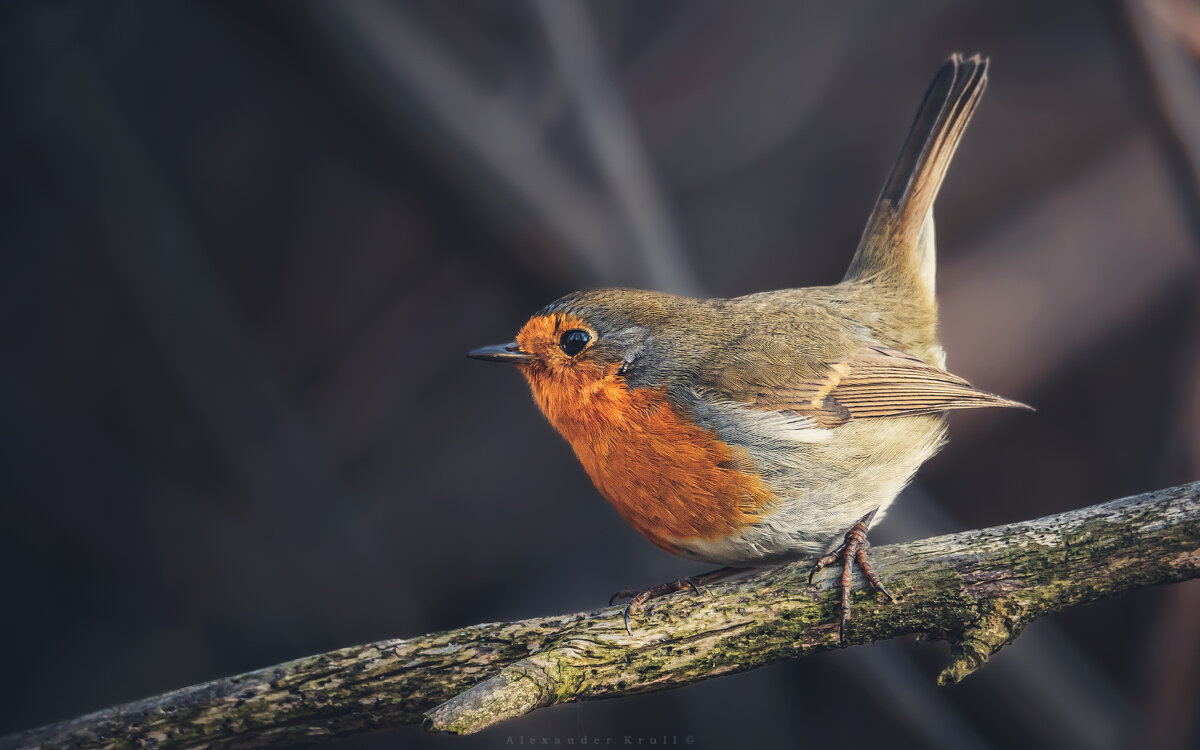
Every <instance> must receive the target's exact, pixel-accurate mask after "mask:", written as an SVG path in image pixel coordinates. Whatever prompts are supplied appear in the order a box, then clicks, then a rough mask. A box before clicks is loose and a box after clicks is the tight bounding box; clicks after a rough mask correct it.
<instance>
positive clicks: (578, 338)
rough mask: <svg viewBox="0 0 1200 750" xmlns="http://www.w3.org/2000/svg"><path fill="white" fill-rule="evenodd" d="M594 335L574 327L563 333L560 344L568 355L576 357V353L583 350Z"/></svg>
mask: <svg viewBox="0 0 1200 750" xmlns="http://www.w3.org/2000/svg"><path fill="white" fill-rule="evenodd" d="M591 340H592V337H591V336H590V335H589V334H588V332H587V331H581V330H579V329H578V328H572V329H571V330H569V331H567V332H566V333H564V334H563V335H562V338H560V339H559V340H558V346H559V348H560V349H562V350H563V353H565V354H566V355H567V356H568V357H574V356H575V355H576V354H578V353H580V352H581V351H583V348H584V347H585V346H587V345H588V342H589V341H591Z"/></svg>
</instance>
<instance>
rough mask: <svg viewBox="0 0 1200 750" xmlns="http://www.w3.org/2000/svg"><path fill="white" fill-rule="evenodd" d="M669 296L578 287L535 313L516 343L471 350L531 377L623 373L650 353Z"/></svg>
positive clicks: (599, 376) (577, 378) (477, 356)
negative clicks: (504, 363) (587, 290)
mask: <svg viewBox="0 0 1200 750" xmlns="http://www.w3.org/2000/svg"><path fill="white" fill-rule="evenodd" d="M667 297H668V295H662V294H656V293H653V292H642V291H636V290H629V289H601V290H597V291H592V292H576V293H574V294H570V295H568V296H566V297H563V298H562V299H560V300H558V301H556V302H554V303H552V304H550V305H547V306H546V307H544V308H542V309H541V310H539V311H538V312H536V313H534V315H533V317H531V318H530V319H529V321H528V322H527V323H526V324H525V325H524V326H523V327H522V328H521V330H520V332H519V333H517V338H516V340H515V341H513V342H512V343H509V344H501V345H499V346H487V347H483V348H482V349H475V350H474V351H471V352H469V353H468V354H467V356H469V357H473V358H475V359H482V360H486V361H489V362H507V363H509V364H514V365H517V366H519V367H520V368H521V369H522V371H523V372H524V373H525V375H526V376H527V377H529V378H530V380H531V381H533V380H534V379H535V378H539V379H540V378H543V377H549V378H565V379H569V380H572V381H582V380H588V379H591V380H599V379H604V378H608V377H619V376H623V375H625V374H626V373H627V372H628V371H629V370H630V368H631V367H632V366H633V365H634V363H635V362H637V361H638V360H639V358H644V357H645V356H646V355H647V354H649V353H650V352H649V350H648V348H647V345H648V343H649V341H650V339H651V338H652V337H653V334H654V331H655V330H656V329H657V328H658V327H659V323H658V321H661V320H663V319H664V318H665V316H664V310H663V301H664V298H667Z"/></svg>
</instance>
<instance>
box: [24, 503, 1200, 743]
mask: <svg viewBox="0 0 1200 750" xmlns="http://www.w3.org/2000/svg"><path fill="white" fill-rule="evenodd" d="M872 556H873V558H874V564H875V567H876V569H877V570H881V571H882V573H883V577H884V579H885V580H886V581H887V582H888V585H889V587H890V588H891V590H892V591H893V592H894V593H895V594H897V595H898V599H899V600H898V601H897V602H895V603H885V602H883V601H882V600H879V599H875V598H874V597H872V596H870V595H868V594H865V593H860V595H859V596H858V597H857V599H858V601H857V602H856V604H855V610H854V619H853V620H852V621H851V623H850V627H849V629H848V633H847V640H848V642H849V643H854V644H861V643H870V642H873V641H880V640H885V639H888V638H895V637H897V636H901V635H908V634H913V633H918V634H923V635H926V636H929V637H932V638H935V639H941V640H947V641H949V642H950V643H951V662H950V665H949V666H947V667H946V669H945V670H943V672H942V674H941V676H940V677H939V682H941V683H942V684H946V683H952V682H957V681H958V680H961V679H962V678H963V677H965V676H966V675H967V674H969V673H970V672H972V671H974V670H975V669H978V668H979V667H980V666H982V665H983V664H984V663H985V662H986V661H987V660H988V658H989V657H990V656H991V655H992V654H993V653H995V652H996V651H997V650H999V649H1000V648H1002V647H1003V646H1005V645H1006V644H1008V643H1010V642H1011V641H1012V640H1013V639H1014V638H1015V637H1016V636H1017V634H1018V633H1019V632H1020V630H1021V628H1022V627H1023V626H1024V625H1025V624H1026V623H1028V622H1030V621H1032V620H1034V619H1036V618H1037V617H1040V616H1041V615H1044V614H1047V613H1049V612H1055V611H1057V610H1060V609H1064V608H1066V607H1070V606H1074V605H1077V604H1084V603H1087V602H1092V601H1096V600H1098V599H1103V598H1106V597H1111V596H1116V595H1118V594H1122V593H1125V592H1127V591H1130V590H1133V589H1136V588H1141V587H1143V586H1149V585H1153V584H1160V583H1170V582H1175V581H1182V580H1186V579H1190V578H1197V577H1200V482H1193V483H1191V484H1187V485H1182V486H1179V487H1174V488H1171V489H1166V490H1160V491H1156V492H1148V493H1145V494H1142V495H1136V496H1134V497H1129V498H1123V499H1120V500H1113V501H1110V502H1107V503H1103V504H1100V505H1094V506H1091V507H1089V508H1084V509H1082V510H1076V511H1070V512H1067V513H1062V514H1059V515H1055V516H1047V517H1046V518H1042V519H1039V520H1035V521H1027V522H1022V523H1014V524H1009V525H1007V526H997V527H993V528H990V529H983V530H978V531H967V532H962V533H958V534H951V535H947V536H942V537H935V538H931V539H925V540H923V541H918V542H912V543H908V544H899V545H889V546H886V547H879V548H877V549H875V550H874V551H873V553H872ZM806 572H807V567H806V566H805V565H804V564H803V563H797V564H792V565H785V566H781V567H778V568H773V569H769V570H765V571H763V572H761V573H759V574H757V575H755V576H753V577H750V578H746V579H743V580H741V581H736V582H731V583H727V584H722V585H718V586H714V587H712V588H711V589H709V590H708V591H706V592H704V593H703V594H702V595H701V596H698V597H695V596H685V595H679V596H675V597H672V598H671V599H670V600H669V601H668V602H666V603H664V604H661V605H660V606H658V607H657V608H655V609H654V610H652V611H651V612H650V613H648V614H645V615H642V616H640V617H639V618H638V620H637V622H636V627H635V629H634V634H633V636H628V635H626V634H625V629H624V626H623V624H622V620H621V614H620V613H621V610H620V608H608V609H604V610H598V611H595V612H590V613H578V614H574V615H567V616H558V617H547V618H539V619H533V620H522V621H517V622H507V623H491V624H483V625H475V626H471V627H468V628H462V629H459V630H454V631H447V632H442V633H434V634H430V635H424V636H419V637H416V638H410V639H402V640H389V641H380V642H378V643H372V644H368V645H364V646H355V647H352V648H346V649H341V650H338V651H333V652H330V653H326V654H320V655H317V656H311V657H308V658H305V659H298V660H296V661H293V662H288V663H286V664H281V665H278V666H275V667H268V668H266V669H262V670H258V671H256V672H249V673H247V674H243V675H239V676H236V677H228V678H224V679H220V680H216V681H214V682H210V683H206V684H204V685H198V686H195V687H190V688H185V689H183V690H178V691H175V692H172V693H167V694H165V695H161V696H157V697H154V698H148V699H145V700H142V701H138V702H135V703H130V704H127V705H124V706H118V707H115V708H111V709H108V710H105V711H100V712H97V713H94V714H90V715H87V716H83V717H80V718H77V719H73V720H70V721H66V722H62V723H60V724H56V725H52V726H47V727H42V728H40V729H34V730H30V731H27V732H23V733H21V734H16V735H12V736H9V737H6V738H3V739H0V748H3V749H9V748H26V747H33V746H54V747H67V746H69V747H75V748H81V747H114V746H122V747H125V746H135V745H136V746H141V745H144V744H153V745H155V746H156V747H160V748H166V747H173V748H190V747H199V746H202V745H203V746H208V745H214V744H219V745H221V746H222V747H243V748H250V747H279V746H286V745H294V744H298V743H305V742H315V741H319V740H323V739H332V738H335V737H342V736H348V735H353V734H361V733H365V732H370V731H374V730H379V729H384V728H388V727H395V726H399V725H403V724H411V723H415V722H418V721H424V723H425V726H426V727H427V728H430V729H434V730H441V731H448V732H459V733H470V732H476V731H479V730H481V729H485V728H487V727H490V726H492V725H495V724H497V723H499V722H501V721H504V720H506V719H509V718H513V717H515V716H519V715H521V714H525V713H528V712H530V711H533V710H535V709H537V708H541V707H543V706H549V705H552V704H555V703H565V702H569V701H578V700H589V699H595V698H606V697H613V696H618V695H630V694H634V693H644V692H651V691H655V690H663V689H666V688H671V687H679V686H682V685H687V684H690V683H693V682H698V681H700V680H703V679H707V678H709V677H715V676H718V675H723V674H730V673H733V672H740V671H745V670H749V669H754V668H756V667H760V666H764V665H766V664H770V663H773V662H777V661H782V660H784V659H788V658H794V657H797V656H804V655H806V654H810V653H815V652H818V651H824V650H828V649H833V648H836V647H837V646H838V643H837V624H836V622H835V616H834V613H835V611H836V607H837V604H836V600H837V594H836V591H835V581H834V579H835V576H834V575H833V574H826V575H825V576H823V577H822V578H821V579H820V580H819V581H818V583H817V585H816V586H807V585H806V584H805V582H804V578H805V575H806ZM480 680H482V682H480ZM472 685H473V687H471V686H472ZM468 688H469V689H468ZM464 690H465V691H466V692H462V691H464Z"/></svg>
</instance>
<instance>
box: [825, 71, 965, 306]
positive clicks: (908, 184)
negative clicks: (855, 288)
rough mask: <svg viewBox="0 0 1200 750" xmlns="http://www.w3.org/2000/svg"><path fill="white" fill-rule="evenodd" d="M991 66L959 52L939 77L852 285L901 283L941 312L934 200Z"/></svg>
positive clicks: (883, 198)
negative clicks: (937, 296)
mask: <svg viewBox="0 0 1200 750" xmlns="http://www.w3.org/2000/svg"><path fill="white" fill-rule="evenodd" d="M987 68H988V61H987V59H986V58H983V57H980V56H979V55H974V56H972V57H968V58H966V59H964V58H963V56H962V55H960V54H958V53H955V54H953V55H951V56H950V59H949V60H947V61H946V63H945V64H944V65H942V67H941V69H939V70H938V72H937V75H936V76H934V79H933V83H931V84H930V85H929V90H928V91H927V92H925V100H924V101H923V102H922V103H921V108H920V109H919V110H917V119H916V120H915V121H914V122H913V125H912V129H911V130H909V133H908V139H907V140H906V141H905V142H904V148H903V149H901V151H900V158H898V159H897V160H896V166H894V167H893V168H892V174H891V176H890V177H888V181H887V183H886V184H884V186H883V192H882V193H880V194H879V200H878V201H877V202H876V203H875V210H874V211H872V212H871V218H870V219H869V220H868V221H867V228H866V229H865V230H864V231H863V236H862V239H861V240H860V241H859V243H858V250H857V251H856V252H855V254H854V260H852V261H851V262H850V270H849V271H847V272H846V280H847V281H866V280H871V281H877V282H881V283H889V284H894V285H899V286H902V287H904V288H905V289H906V290H912V291H913V292H915V293H916V294H917V295H918V297H919V299H920V301H921V302H923V303H926V304H929V305H933V306H934V307H933V309H936V302H935V298H934V273H935V266H936V253H935V250H934V240H933V236H934V234H933V201H934V199H935V198H936V197H937V194H938V190H939V189H940V188H941V187H942V180H943V179H944V178H945V177H946V169H947V168H948V167H949V166H950V160H951V159H952V158H953V157H954V150H955V149H956V148H957V147H958V142H959V141H960V140H961V139H962V136H963V132H964V131H965V130H966V128H967V123H968V122H970V120H971V115H972V114H973V113H974V112H975V105H976V104H978V103H979V98H980V97H981V96H982V95H983V89H984V88H985V87H986V86H987Z"/></svg>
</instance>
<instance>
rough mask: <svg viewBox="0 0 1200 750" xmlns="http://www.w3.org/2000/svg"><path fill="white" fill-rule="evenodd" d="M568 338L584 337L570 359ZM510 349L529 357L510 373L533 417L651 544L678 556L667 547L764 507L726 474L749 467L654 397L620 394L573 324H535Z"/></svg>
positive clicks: (613, 371)
mask: <svg viewBox="0 0 1200 750" xmlns="http://www.w3.org/2000/svg"><path fill="white" fill-rule="evenodd" d="M575 331H582V332H584V333H585V334H587V337H588V340H587V342H586V344H584V345H583V347H582V348H581V349H579V350H578V351H575V350H576V347H577V346H579V343H580V341H581V340H582V339H581V337H580V336H579V335H578V334H574V333H572V332H575ZM568 334H569V335H568ZM517 344H518V345H519V348H520V351H521V352H524V353H526V354H529V355H532V356H531V357H530V358H529V359H528V360H525V361H522V362H520V363H518V364H519V365H520V368H521V371H522V372H523V373H524V374H525V377H526V378H527V379H528V380H529V385H530V388H531V389H532V391H533V397H534V400H535V401H536V402H537V404H538V407H539V408H540V409H541V410H542V413H544V414H545V415H546V417H547V419H549V420H550V423H551V424H553V425H554V427H555V428H556V429H557V430H558V431H559V432H560V433H561V434H562V435H563V437H565V438H566V439H567V441H568V442H569V443H570V444H571V447H572V448H573V449H574V450H575V454H576V456H578V457H579V460H580V462H581V463H582V464H583V467H584V469H585V470H586V471H587V473H588V475H589V476H590V477H591V479H592V481H593V482H594V483H595V485H596V487H597V489H599V490H600V492H601V494H603V495H604V496H605V497H606V498H608V500H609V501H610V502H611V503H612V504H613V505H614V506H615V507H616V508H617V510H618V511H619V512H620V513H621V515H622V516H623V517H624V518H625V520H626V521H628V522H629V524H630V525H632V526H633V527H634V528H635V529H637V530H638V531H639V532H641V533H642V534H643V535H645V536H646V537H647V538H648V539H650V540H651V541H653V542H654V543H655V544H658V545H659V546H661V547H663V548H665V549H668V550H670V551H672V552H682V550H681V549H680V548H679V546H677V545H676V544H675V543H674V542H675V541H677V540H680V541H681V540H688V539H713V538H719V537H721V536H724V535H727V534H729V533H730V532H732V531H734V530H736V529H738V528H741V527H743V526H745V525H747V524H750V523H753V522H755V521H756V520H758V518H759V514H760V511H761V510H762V509H763V507H764V506H765V505H767V504H768V503H770V502H771V501H772V499H773V496H772V493H771V492H770V490H769V489H768V488H767V487H766V485H765V484H764V483H763V482H762V480H761V479H760V478H759V477H758V476H757V475H755V474H753V473H745V472H743V471H739V470H737V469H735V468H732V467H733V466H740V467H745V466H746V465H747V464H748V463H751V462H750V461H749V457H748V456H746V455H735V454H734V451H733V449H731V448H730V447H729V446H728V445H726V444H725V443H724V442H722V441H721V440H720V439H718V438H717V436H716V435H715V434H713V433H712V432H709V431H707V430H705V429H703V428H701V427H699V426H697V425H696V424H695V423H693V422H692V421H691V420H690V419H688V418H687V416H686V415H685V414H682V413H681V412H680V411H679V410H677V409H676V408H675V407H674V406H673V405H672V404H671V403H670V401H669V400H668V398H667V395H666V391H665V390H664V389H657V388H630V387H629V385H628V384H627V383H626V381H625V378H624V376H623V371H622V366H623V365H624V361H623V360H622V359H621V358H620V357H619V356H616V355H613V354H612V353H611V350H609V351H608V353H606V354H605V355H603V356H600V355H598V351H600V350H601V349H599V348H597V347H598V346H599V344H600V342H599V340H598V336H597V333H596V331H595V329H594V328H592V327H590V326H588V325H587V324H586V323H585V322H584V321H583V320H582V319H580V318H577V317H574V316H570V315H563V314H552V315H542V316H538V317H535V318H533V319H531V320H530V321H529V322H528V323H526V324H525V327H524V328H522V329H521V332H520V333H519V334H518V335H517ZM569 352H574V353H569ZM606 360H608V361H606ZM742 453H744V452H742Z"/></svg>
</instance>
